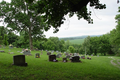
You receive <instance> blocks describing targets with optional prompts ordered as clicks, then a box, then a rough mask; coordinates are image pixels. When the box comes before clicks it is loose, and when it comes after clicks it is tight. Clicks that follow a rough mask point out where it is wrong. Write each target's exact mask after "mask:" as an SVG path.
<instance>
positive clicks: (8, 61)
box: [0, 47, 120, 80]
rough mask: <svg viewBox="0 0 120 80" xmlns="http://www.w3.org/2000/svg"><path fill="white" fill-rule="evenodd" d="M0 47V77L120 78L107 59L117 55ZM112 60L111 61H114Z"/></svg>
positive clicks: (84, 79) (13, 78) (118, 70)
mask: <svg viewBox="0 0 120 80" xmlns="http://www.w3.org/2000/svg"><path fill="white" fill-rule="evenodd" d="M1 50H4V51H5V52H4V54H0V69H1V70H0V71H1V75H0V80H4V79H5V80H6V79H8V77H9V78H10V79H12V80H16V79H22V80H23V79H39V80H41V79H43V80H44V79H45V80H47V79H48V80H52V79H54V80H59V79H63V80H67V79H69V80H77V79H80V80H101V79H103V80H107V79H110V80H115V79H119V78H120V76H119V75H120V73H119V72H120V67H119V65H118V67H116V66H114V65H112V64H111V62H110V61H111V60H114V59H116V60H117V59H119V57H113V58H114V59H113V58H111V57H110V58H108V57H107V56H106V57H105V56H99V57H97V56H94V55H93V56H91V55H90V56H88V55H87V56H85V55H81V54H77V53H75V54H74V53H73V55H72V53H67V54H65V55H62V54H60V53H58V52H54V53H53V54H51V53H48V52H46V51H44V50H43V51H42V55H40V53H41V51H35V50H34V51H30V50H29V49H27V50H28V52H29V51H30V53H24V52H23V53H21V51H25V50H26V49H24V50H23V49H22V48H13V49H10V50H9V47H6V48H2V49H1ZM11 52H13V54H12V53H11ZM8 53H11V54H8ZM61 53H62V52H61ZM63 53H64V52H63ZM25 54H27V55H28V54H31V56H26V55H25ZM46 54H47V55H46ZM57 56H58V57H57ZM59 56H60V57H59ZM112 62H113V63H114V62H115V61H112ZM118 62H119V61H118ZM115 64H117V63H115ZM41 72H42V73H41ZM63 72H65V73H63ZM26 73H27V74H26ZM54 73H55V74H54ZM71 73H72V75H71ZM23 74H24V75H23ZM60 74H61V76H59V79H57V78H58V77H57V76H58V75H60ZM77 74H81V75H82V76H81V75H77ZM21 75H22V76H21ZM35 75H36V76H35ZM1 76H4V77H1ZM26 76H28V77H26ZM53 76H54V77H53ZM62 76H64V77H62ZM74 76H76V77H74ZM73 77H74V78H73Z"/></svg>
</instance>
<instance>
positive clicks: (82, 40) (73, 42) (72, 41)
mask: <svg viewBox="0 0 120 80" xmlns="http://www.w3.org/2000/svg"><path fill="white" fill-rule="evenodd" d="M69 41H70V43H72V44H82V43H83V42H84V39H74V40H69Z"/></svg>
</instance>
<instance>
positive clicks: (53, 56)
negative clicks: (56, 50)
mask: <svg viewBox="0 0 120 80" xmlns="http://www.w3.org/2000/svg"><path fill="white" fill-rule="evenodd" d="M79 59H80V57H79V56H74V57H71V58H70V60H71V62H81V61H80V60H79ZM49 61H52V62H58V60H56V55H49ZM63 62H67V58H66V57H65V58H63Z"/></svg>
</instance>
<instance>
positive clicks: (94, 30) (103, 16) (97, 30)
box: [0, 0, 120, 38]
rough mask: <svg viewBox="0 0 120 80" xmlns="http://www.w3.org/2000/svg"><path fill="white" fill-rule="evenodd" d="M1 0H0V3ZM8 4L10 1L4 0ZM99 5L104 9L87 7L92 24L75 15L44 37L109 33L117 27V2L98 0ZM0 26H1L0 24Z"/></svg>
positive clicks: (114, 0)
mask: <svg viewBox="0 0 120 80" xmlns="http://www.w3.org/2000/svg"><path fill="white" fill-rule="evenodd" d="M1 1H2V0H0V2H1ZM5 1H7V2H10V1H11V0H5ZM100 3H104V4H106V7H107V8H106V9H104V10H95V9H94V8H91V7H89V6H88V11H92V16H91V17H92V19H93V24H88V22H87V21H86V20H83V19H80V20H78V19H77V17H76V15H74V16H73V17H72V18H68V16H65V17H66V19H67V20H66V21H65V23H64V24H63V25H62V26H61V27H60V28H59V32H57V33H53V28H51V29H50V30H49V31H47V32H45V35H46V37H47V38H48V37H50V36H54V37H74V36H81V35H101V34H106V33H109V32H110V31H111V30H112V29H114V28H115V26H116V25H117V24H116V23H115V16H116V15H117V14H119V13H118V12H117V11H118V7H119V5H120V3H119V4H117V0H109V1H108V0H100ZM0 25H1V24H0Z"/></svg>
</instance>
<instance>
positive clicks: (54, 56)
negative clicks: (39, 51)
mask: <svg viewBox="0 0 120 80" xmlns="http://www.w3.org/2000/svg"><path fill="white" fill-rule="evenodd" d="M49 61H52V62H58V60H56V55H49Z"/></svg>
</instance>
